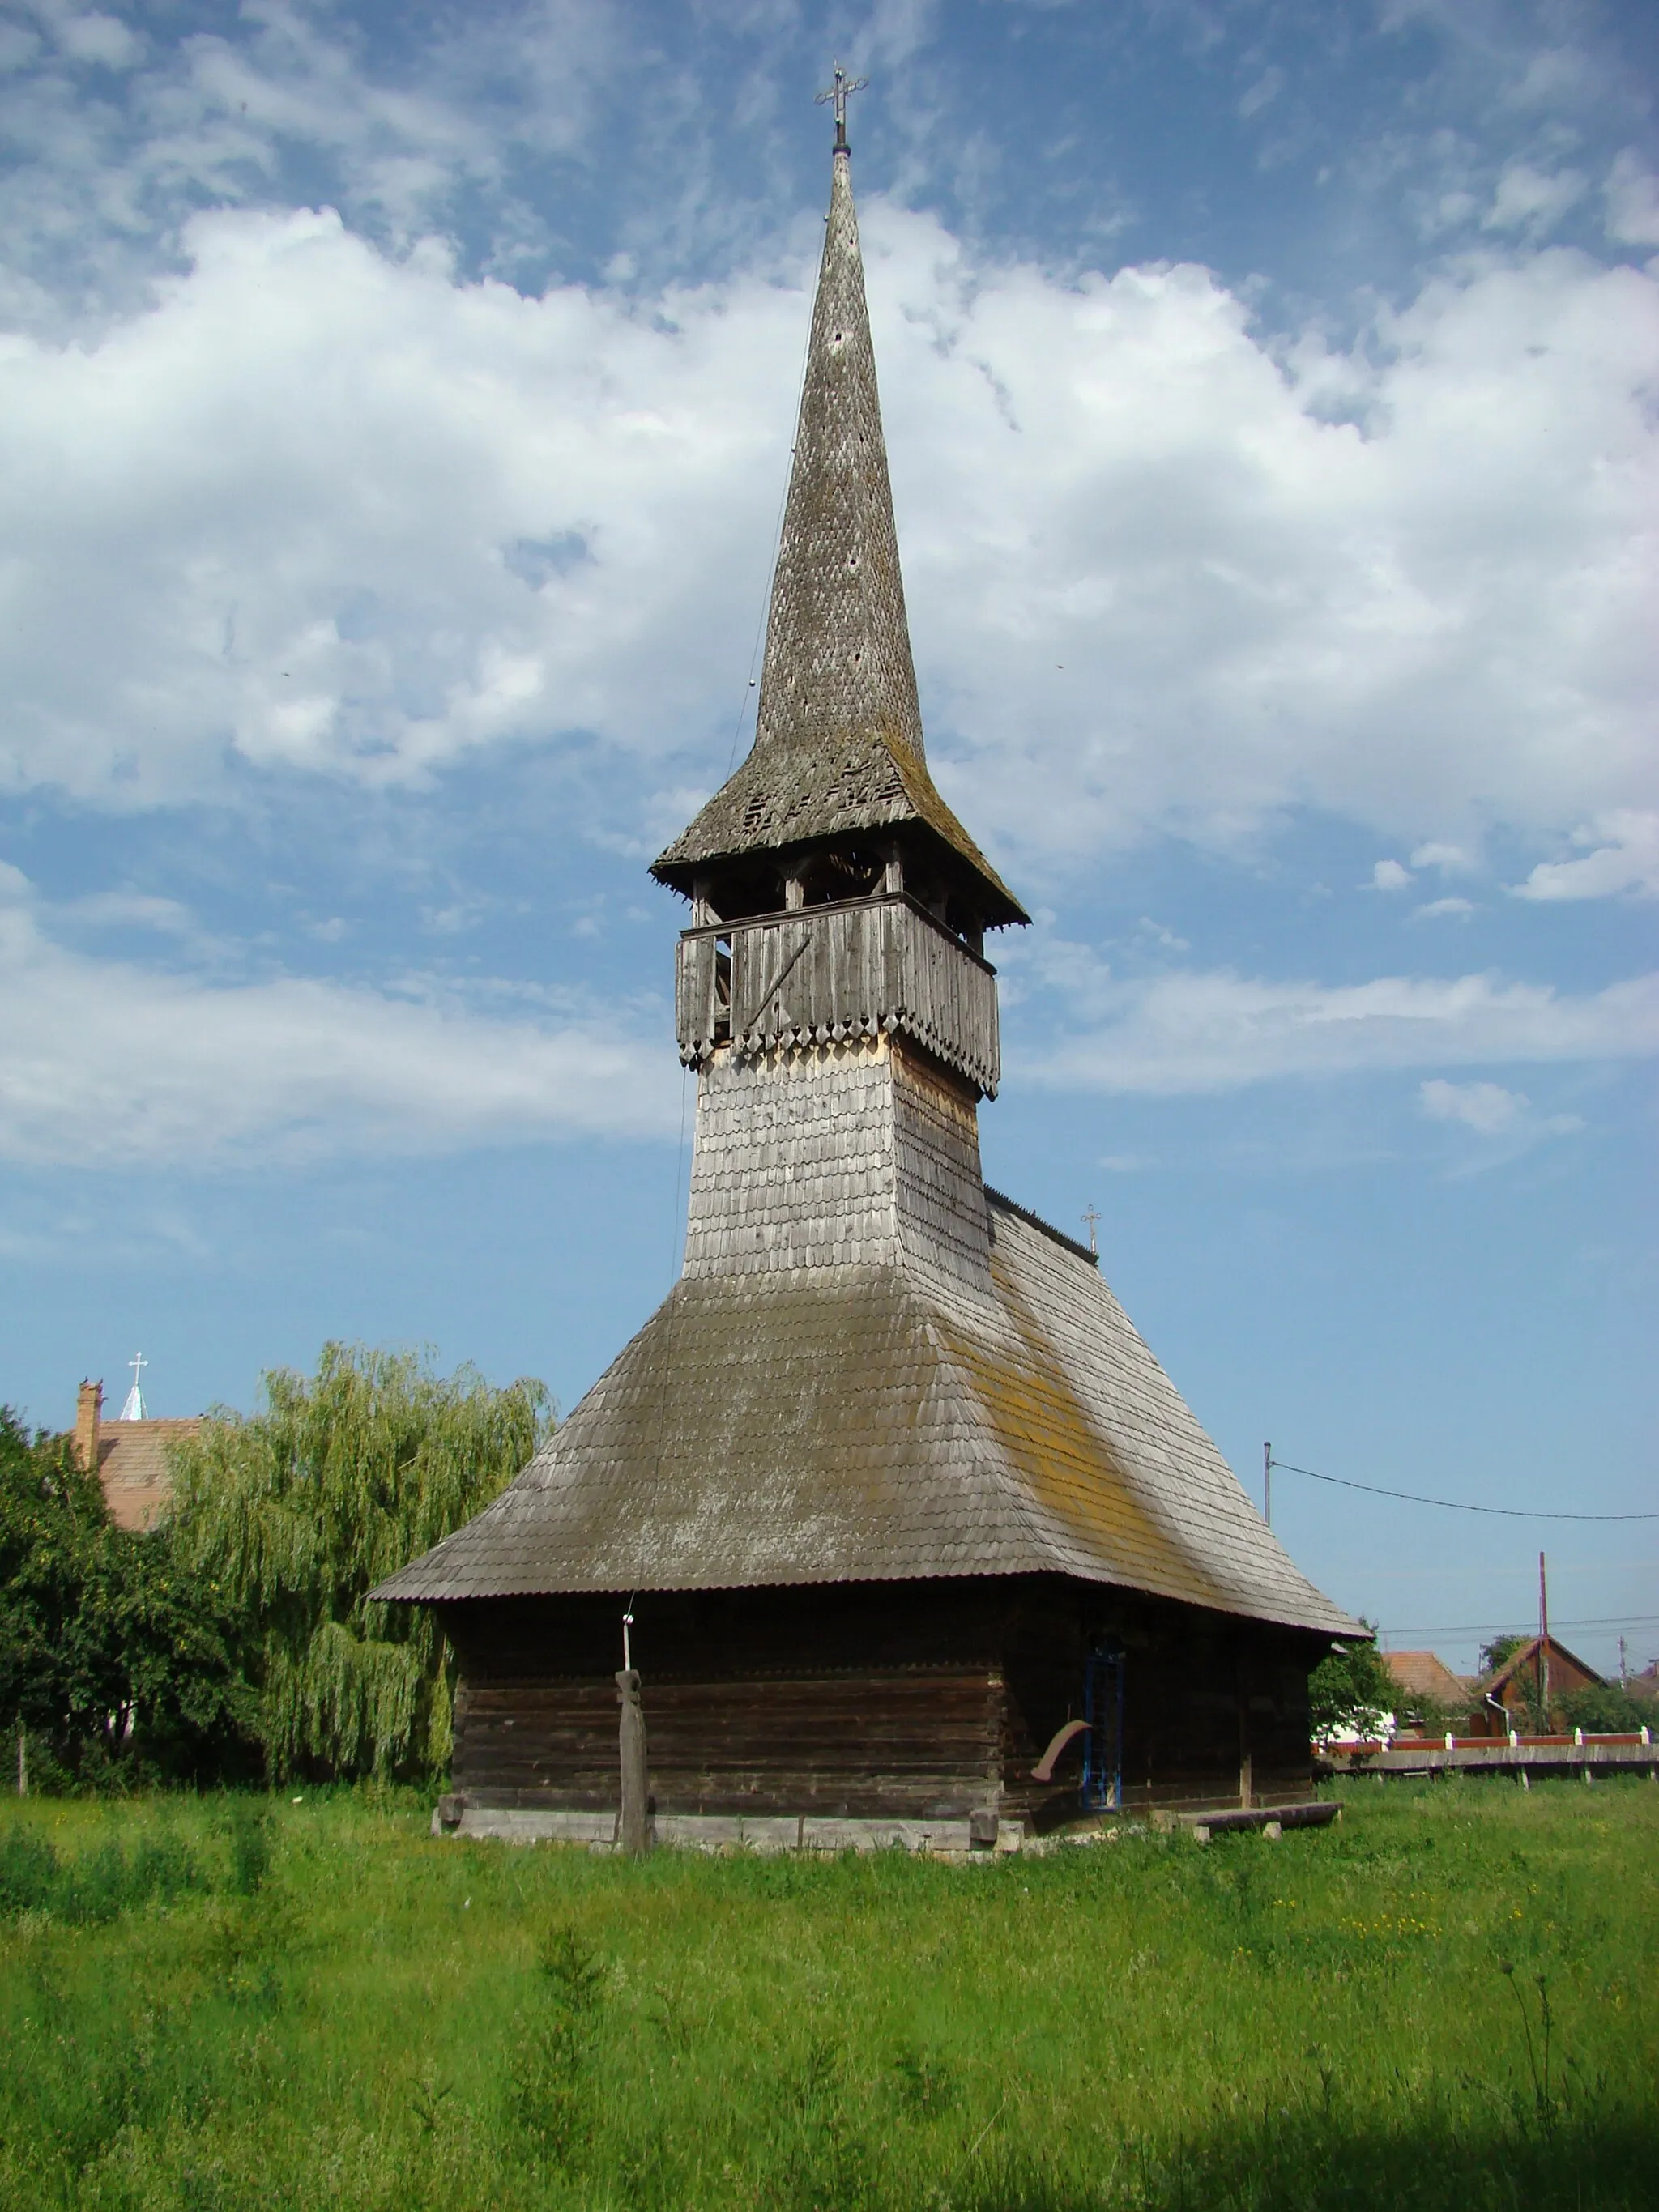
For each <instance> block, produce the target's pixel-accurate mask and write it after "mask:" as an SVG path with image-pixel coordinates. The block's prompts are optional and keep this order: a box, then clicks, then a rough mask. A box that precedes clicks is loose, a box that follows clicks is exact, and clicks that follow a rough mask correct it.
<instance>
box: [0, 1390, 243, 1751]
mask: <svg viewBox="0 0 1659 2212" xmlns="http://www.w3.org/2000/svg"><path fill="white" fill-rule="evenodd" d="M0 1715H3V1716H4V1717H5V1719H6V1720H7V1721H8V1722H9V1723H12V1724H14V1725H17V1724H21V1726H22V1727H23V1728H24V1729H26V1730H27V1732H28V1733H29V1734H30V1735H32V1736H33V1737H35V1738H36V1739H37V1740H38V1741H40V1744H41V1746H42V1747H44V1748H45V1749H46V1750H47V1751H48V1752H49V1753H50V1754H51V1757H52V1760H53V1762H54V1763H56V1764H57V1765H59V1766H61V1767H63V1768H64V1769H66V1770H68V1771H70V1773H71V1774H80V1775H82V1776H85V1775H88V1774H93V1775H97V1774H108V1773H111V1772H112V1771H117V1770H122V1769H125V1770H127V1771H137V1772H149V1773H152V1774H153V1773H155V1772H156V1771H161V1772H163V1773H168V1772H171V1773H179V1772H189V1773H191V1774H200V1775H206V1774H209V1773H217V1772H221V1771H223V1770H224V1768H225V1766H226V1765H230V1766H232V1767H233V1768H234V1765H236V1763H237V1759H238V1754H239V1752H240V1754H241V1755H242V1756H243V1757H246V1753H247V1751H248V1749H249V1747H250V1745H251V1741H252V1739H251V1735H250V1731H249V1722H250V1720H251V1717H252V1715H251V1710H250V1700H249V1699H248V1697H247V1695H246V1689H245V1686H244V1685H243V1684H242V1682H241V1680H240V1676H239V1673H238V1669H237V1667H236V1663H235V1655H234V1650H233V1648H232V1643H231V1638H230V1637H229V1635H228V1623H227V1622H226V1620H225V1619H224V1617H223V1611H222V1607H221V1606H220V1605H219V1604H218V1603H217V1602H216V1598H215V1594H214V1593H213V1591H212V1590H211V1589H209V1588H206V1587H204V1586H203V1585H201V1584H199V1583H197V1582H196V1580H195V1579H194V1578H193V1577H191V1576H190V1575H189V1574H188V1573H181V1572H180V1571H179V1566H178V1563H177V1562H176V1561H175V1559H173V1555H172V1553H171V1552H170V1550H169V1548H168V1547H167V1544H166V1543H165V1542H164V1541H162V1540H161V1539H160V1538H157V1537H154V1536H148V1535H138V1534H133V1533H132V1532H131V1531H129V1530H125V1529H121V1528H115V1527H114V1526H113V1525H112V1522H111V1521H110V1517H109V1512H108V1509H107V1507H106V1504H105V1502H104V1494H103V1491H102V1489H101V1487H100V1484H99V1482H98V1480H97V1478H96V1476H94V1475H92V1474H87V1473H85V1472H83V1471H82V1468H80V1467H79V1466H77V1464H76V1460H75V1455H74V1450H73V1446H72V1442H71V1439H70V1437H53V1436H49V1435H47V1434H46V1433H45V1432H44V1431H42V1432H40V1434H37V1435H36V1436H34V1437H30V1436H29V1434H28V1433H27V1431H26V1430H25V1428H24V1427H23V1425H22V1423H21V1421H20V1420H19V1419H18V1418H17V1416H16V1415H15V1413H12V1412H11V1410H10V1409H9V1408H8V1407H0Z"/></svg>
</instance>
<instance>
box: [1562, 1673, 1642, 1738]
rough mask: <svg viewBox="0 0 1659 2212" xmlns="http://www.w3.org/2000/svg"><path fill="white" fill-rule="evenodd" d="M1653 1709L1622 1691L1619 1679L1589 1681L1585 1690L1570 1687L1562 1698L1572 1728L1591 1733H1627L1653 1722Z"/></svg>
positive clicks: (1565, 1715) (1564, 1711) (1565, 1717)
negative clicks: (1614, 1680) (1613, 1680)
mask: <svg viewBox="0 0 1659 2212" xmlns="http://www.w3.org/2000/svg"><path fill="white" fill-rule="evenodd" d="M1652 1712H1653V1709H1652V1707H1651V1706H1650V1705H1642V1704H1640V1703H1638V1700H1637V1699H1634V1698H1632V1695H1631V1694H1630V1692H1629V1691H1628V1690H1621V1689H1620V1686H1619V1685H1618V1683H1617V1682H1587V1683H1586V1684H1585V1686H1584V1687H1583V1689H1582V1690H1569V1691H1568V1692H1567V1694H1566V1696H1565V1698H1563V1699H1562V1700H1561V1714H1562V1717H1563V1718H1564V1719H1565V1722H1566V1724H1567V1726H1568V1727H1569V1728H1581V1729H1584V1730H1585V1731H1586V1732H1587V1733H1588V1734H1589V1735H1631V1734H1633V1733H1634V1732H1635V1730H1636V1729H1641V1728H1648V1727H1650V1726H1651V1724H1652Z"/></svg>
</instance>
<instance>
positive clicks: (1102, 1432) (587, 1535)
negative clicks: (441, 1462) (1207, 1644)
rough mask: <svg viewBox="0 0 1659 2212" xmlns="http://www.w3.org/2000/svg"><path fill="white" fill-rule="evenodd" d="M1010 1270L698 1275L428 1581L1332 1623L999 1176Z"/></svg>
mask: <svg viewBox="0 0 1659 2212" xmlns="http://www.w3.org/2000/svg"><path fill="white" fill-rule="evenodd" d="M987 1206H989V1209H990V1216H991V1225H992V1231H993V1236H994V1250H993V1256H992V1294H991V1295H990V1296H989V1297H981V1296H978V1295H976V1294H975V1292H973V1291H971V1290H970V1289H968V1288H965V1287H964V1286H963V1285H961V1284H959V1283H957V1284H952V1283H950V1282H947V1281H946V1280H945V1279H943V1278H939V1277H934V1276H932V1275H930V1274H929V1273H925V1272H922V1271H916V1270H907V1269H906V1268H904V1267H901V1266H896V1265H889V1264H866V1265H861V1266H849V1265H842V1266H836V1267H822V1268H802V1269H799V1270H795V1271H793V1272H792V1273H786V1274H782V1275H779V1274H776V1273H774V1274H770V1275H759V1274H748V1275H742V1274H731V1275H719V1274H716V1275H708V1276H703V1277H701V1278H695V1279H686V1280H684V1281H682V1282H681V1283H680V1284H679V1285H678V1286H677V1288H676V1290H675V1291H674V1292H673V1294H672V1295H671V1297H669V1298H668V1299H667V1300H666V1301H665V1304H663V1305H662V1306H661V1307H660V1308H659V1310H658V1311H657V1312H656V1313H655V1314H654V1315H653V1316H652V1318H651V1320H650V1321H649V1322H647V1324H646V1326H645V1327H644V1328H642V1329H641V1331H640V1332H639V1334H638V1335H636V1336H635V1338H634V1340H633V1341H632V1342H631V1343H630V1344H629V1346H627V1347H626V1349H625V1350H624V1351H623V1352H622V1353H621V1355H620V1356H619V1357H618V1358H617V1359H616V1360H615V1361H614V1362H613V1363H612V1364H611V1367H610V1368H609V1369H608V1370H606V1372H605V1374H604V1375H603V1376H601V1377H600V1379H599V1382H598V1383H595V1384H594V1386H593V1388H592V1389H591V1390H590V1391H589V1392H588V1394H587V1395H586V1397H585V1398H584V1399H583V1400H582V1401H581V1403H580V1405H579V1406H578V1407H576V1408H575V1410H574V1412H573V1413H572V1414H571V1415H570V1417H569V1419H568V1420H567V1421H566V1423H565V1424H564V1425H563V1426H562V1428H561V1429H560V1430H559V1431H558V1432H557V1434H556V1436H555V1437H553V1439H552V1441H551V1442H550V1443H549V1445H548V1446H547V1448H546V1449H545V1450H544V1451H543V1452H542V1453H541V1454H540V1455H538V1457H537V1458H536V1459H535V1460H534V1461H532V1463H531V1465H530V1466H529V1467H528V1468H526V1470H525V1471H524V1473H523V1474H521V1475H520V1477H519V1479H518V1480H517V1481H516V1482H515V1483H513V1486H511V1487H510V1488H509V1489H508V1490H507V1491H506V1492H504V1493H503V1494H502V1496H501V1498H498V1499H497V1500H496V1501H495V1504H493V1505H492V1506H490V1507H489V1509H488V1510H486V1511H485V1512H484V1513H483V1514H481V1515H480V1516H478V1518H477V1520H475V1521H473V1522H470V1523H469V1524H468V1526H467V1527H465V1528H462V1529H460V1530H459V1531H458V1532H457V1533H456V1534H454V1535H453V1536H451V1537H449V1538H447V1540H446V1541H444V1542H443V1543H441V1544H440V1545H439V1546H438V1547H436V1548H435V1550H434V1551H432V1552H429V1553H427V1554H426V1556H425V1557H424V1558H422V1559H417V1560H416V1561H415V1562H414V1563H413V1564H412V1565H410V1566H408V1567H405V1568H404V1570H403V1571H401V1572H400V1573H398V1574H397V1575H394V1576H393V1577H392V1578H391V1580H390V1581H389V1582H387V1583H383V1584H382V1585H381V1586H380V1589H378V1590H377V1591H376V1592H375V1595H376V1596H377V1597H379V1598H381V1599H392V1600H405V1601H428V1602H430V1601H446V1600H455V1599H465V1598H482V1597H501V1596H508V1595H532V1594H534V1595H539V1594H552V1593H556V1592H566V1591H575V1590H618V1591H626V1590H629V1589H640V1590H648V1589H711V1588H732V1587H752V1586H757V1585H765V1584H774V1585H775V1584H788V1583H822V1582H842V1581H860V1582H865V1581H883V1580H895V1579H909V1578H927V1577H939V1576H953V1575H985V1574H994V1575H1011V1574H1029V1573H1039V1572H1054V1571H1059V1572H1061V1573H1065V1574H1069V1575H1074V1576H1079V1577H1083V1578H1084V1579H1085V1580H1088V1581H1091V1582H1098V1583H1116V1584H1120V1585H1123V1586H1125V1587H1129V1588H1133V1589H1138V1590H1145V1591H1150V1592H1152V1593H1155V1594H1157V1595H1163V1596H1167V1597H1171V1598H1177V1599H1183V1600H1186V1601H1188V1602H1190V1603H1193V1604H1196V1605H1201V1606H1205V1607H1213V1608H1214V1609H1216V1610H1218V1611H1220V1612H1224V1613H1240V1614H1246V1615H1249V1616H1251V1617H1253V1618H1256V1619H1261V1620H1273V1621H1278V1622H1282V1623H1285V1624H1287V1625H1291V1626H1299V1627H1305V1628H1309V1629H1312V1630H1316V1631H1320V1632H1326V1633H1329V1634H1335V1635H1351V1634H1359V1633H1363V1631H1362V1630H1361V1629H1360V1626H1359V1624H1358V1622H1356V1621H1353V1620H1350V1618H1349V1617H1348V1616H1347V1615H1346V1613H1343V1612H1342V1611H1341V1610H1340V1607H1337V1606H1335V1605H1334V1604H1332V1603H1331V1601H1329V1600H1328V1598H1326V1597H1324V1596H1322V1595H1321V1594H1320V1592H1319V1591H1318V1590H1316V1589H1315V1588H1314V1586H1313V1585H1312V1584H1311V1583H1310V1582H1308V1581H1307V1579H1306V1578H1305V1577H1304V1576H1303V1575H1302V1574H1301V1573H1300V1572H1299V1571H1297V1568H1296V1567H1295V1566H1294V1565H1292V1563H1291V1560H1290V1559H1289V1558H1288V1557H1287V1555H1286V1554H1285V1552H1284V1551H1283V1550H1282V1549H1281V1548H1280V1547H1279V1543H1278V1542H1277V1541H1276V1540H1275V1538H1274V1537H1273V1534H1272V1532H1271V1531H1270V1530H1269V1529H1268V1528H1267V1527H1266V1526H1265V1524H1264V1523H1263V1522H1262V1520H1261V1516H1260V1515H1259V1514H1258V1513H1257V1511H1256V1510H1255V1506H1254V1505H1253V1504H1251V1503H1250V1501H1249V1498H1247V1497H1246V1495H1245V1493H1244V1492H1243V1489H1242V1488H1241V1486H1239V1483H1238V1482H1237V1479H1236V1478H1235V1476H1234V1475H1233V1474H1232V1472H1231V1468H1229V1467H1228V1466H1227V1464H1226V1462H1225V1460H1224V1459H1223V1458H1222V1456H1221V1455H1220V1453H1219V1452H1218V1450H1217V1449H1216V1447H1215V1445H1214V1444H1213V1443H1212V1442H1211V1440H1210V1438H1209V1437H1207V1436H1206V1434H1205V1433H1204V1431H1203V1430H1202V1429H1201V1428H1200V1425H1199V1424H1198V1422H1197V1420H1196V1419H1195V1418H1194V1415H1193V1413H1191V1411H1190V1410H1189V1409H1188V1407H1187V1406H1186V1405H1185V1403H1184V1402H1183V1401H1182V1398H1181V1397H1180V1395H1179V1394H1178V1393H1177V1392H1176V1389H1175V1387H1174V1385H1173V1384H1172V1383H1170V1379H1169V1377H1168V1376H1166V1375H1165V1374H1164V1370H1163V1369H1162V1368H1161V1367H1160V1366H1159V1365H1158V1363H1157V1361H1156V1360H1155V1359H1154V1358H1152V1354H1151V1352H1149V1351H1148V1350H1147V1348H1146V1345H1145V1344H1144V1343H1143V1342H1142V1340H1141V1339H1140V1338H1139V1335H1138V1334H1136V1332H1135V1330H1134V1328H1133V1326H1132V1325H1131V1323H1130V1322H1129V1320H1128V1318H1127V1315H1126V1314H1125V1313H1124V1311H1123V1310H1122V1308H1121V1306H1120V1305H1119V1304H1118V1303H1117V1301H1116V1299H1115V1297H1113V1296H1112V1294H1111V1292H1110V1291H1109V1289H1108V1288H1107V1287H1106V1285H1105V1284H1104V1283H1103V1281H1102V1280H1101V1279H1100V1276H1099V1273H1098V1272H1097V1268H1096V1267H1095V1265H1094V1263H1093V1261H1091V1259H1090V1258H1089V1257H1088V1256H1087V1255H1084V1254H1082V1253H1080V1252H1079V1250H1078V1249H1077V1248H1076V1247H1075V1246H1073V1245H1072V1244H1071V1243H1070V1242H1069V1240H1066V1239H1061V1238H1060V1237H1055V1236H1054V1235H1052V1234H1051V1233H1049V1232H1048V1231H1046V1230H1045V1229H1044V1228H1043V1227H1042V1225H1040V1224H1038V1223H1036V1221H1034V1220H1033V1218H1031V1217H1030V1216H1029V1215H1026V1214H1025V1213H1024V1212H1022V1211H1021V1210H1020V1209H1018V1208H1017V1207H1015V1206H1012V1205H1010V1204H1008V1203H1007V1202H1006V1201H1005V1200H1000V1199H998V1198H996V1197H994V1196H993V1195H991V1194H987Z"/></svg>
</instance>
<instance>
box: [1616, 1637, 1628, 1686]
mask: <svg viewBox="0 0 1659 2212" xmlns="http://www.w3.org/2000/svg"><path fill="white" fill-rule="evenodd" d="M1619 1686H1620V1689H1621V1690H1627V1689H1629V1687H1630V1669H1629V1668H1628V1667H1627V1666H1626V1662H1625V1639H1624V1638H1623V1637H1622V1636H1621V1637H1620V1639H1619Z"/></svg>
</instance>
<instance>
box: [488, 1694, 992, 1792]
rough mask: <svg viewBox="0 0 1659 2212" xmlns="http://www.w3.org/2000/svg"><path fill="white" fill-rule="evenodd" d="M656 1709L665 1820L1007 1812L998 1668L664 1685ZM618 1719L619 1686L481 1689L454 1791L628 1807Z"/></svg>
mask: <svg viewBox="0 0 1659 2212" xmlns="http://www.w3.org/2000/svg"><path fill="white" fill-rule="evenodd" d="M644 1704H645V1716H646V1729H647V1741H648V1745H649V1760H650V1787H651V1796H652V1799H653V1803H654V1805H655V1808H656V1809H657V1811H659V1812H661V1813H725V1814H748V1815H750V1816H753V1817H760V1816H763V1815H774V1814H794V1813H809V1814H840V1815H843V1816H848V1817H860V1816H865V1815H872V1816H873V1815H876V1814H908V1815H912V1816H915V1817H916V1818H924V1817H926V1818H930V1819H939V1818H944V1817H956V1816H960V1815H963V1814H968V1813H970V1812H972V1811H973V1810H974V1809H975V1808H976V1807H979V1806H982V1805H987V1804H991V1805H994V1804H995V1802H997V1785H998V1781H999V1758H998V1754H999V1749H1000V1741H1001V1734H1002V1696H1001V1685H1000V1681H999V1680H997V1679H996V1678H995V1677H994V1674H993V1672H992V1671H991V1670H990V1669H987V1668H916V1669H912V1670H906V1671H902V1672H892V1673H889V1672H883V1671H879V1670H876V1669H870V1670H867V1671H860V1672H857V1673H852V1672H849V1673H848V1674H822V1675H798V1676H794V1677H792V1678H791V1677H786V1678H782V1679H780V1678H778V1677H775V1676H774V1677H767V1676H751V1677H748V1678H743V1677H739V1678H738V1679H736V1680H727V1681H702V1682H699V1681H676V1680H668V1681H658V1682H653V1683H650V1684H648V1685H647V1687H646V1691H645V1698H644ZM617 1715H618V1708H617V1688H616V1685H615V1683H614V1681H609V1680H597V1681H596V1680H585V1681H584V1680H578V1681H564V1682H548V1683H539V1684H538V1683H500V1684H485V1685H480V1686H478V1687H477V1688H471V1687H469V1690H468V1692H467V1697H466V1700H465V1710H464V1715H463V1720H462V1725H461V1727H460V1729H459V1732H458V1741H457V1748H456V1758H455V1766H454V1780H455V1786H456V1787H457V1788H458V1789H459V1790H462V1791H463V1792H465V1796H467V1798H468V1799H469V1801H470V1802H472V1803H475V1804H480V1805H491V1806H501V1805H506V1806H537V1805H556V1806H557V1807H558V1808H560V1809H570V1810H580V1811H600V1810H604V1809H605V1808H609V1807H611V1806H614V1805H615V1804H616V1802H617Z"/></svg>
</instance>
